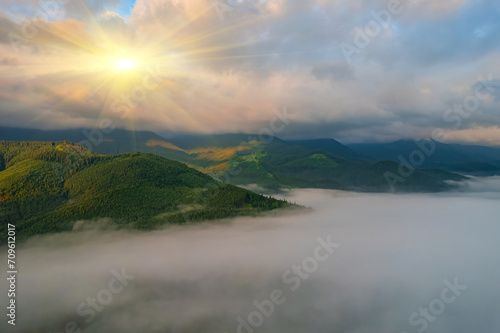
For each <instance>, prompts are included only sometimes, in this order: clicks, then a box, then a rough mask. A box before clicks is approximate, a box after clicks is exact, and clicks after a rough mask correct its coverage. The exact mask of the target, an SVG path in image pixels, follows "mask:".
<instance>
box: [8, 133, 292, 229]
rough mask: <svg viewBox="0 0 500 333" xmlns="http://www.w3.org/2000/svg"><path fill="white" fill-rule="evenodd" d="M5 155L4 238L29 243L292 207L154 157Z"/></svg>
mask: <svg viewBox="0 0 500 333" xmlns="http://www.w3.org/2000/svg"><path fill="white" fill-rule="evenodd" d="M0 156H2V159H3V160H4V161H5V164H6V166H7V168H6V169H5V170H3V171H0V219H1V220H2V221H3V223H2V225H1V228H2V231H1V232H2V234H5V232H4V231H5V230H3V229H5V228H6V223H15V224H16V226H17V228H18V234H20V235H24V236H29V235H33V234H39V233H45V232H57V231H64V230H70V229H71V228H72V227H73V224H74V222H75V221H78V220H92V219H96V218H113V219H114V220H115V221H116V222H118V223H119V224H126V225H132V226H134V227H137V228H143V229H150V228H154V227H156V226H158V225H162V224H165V223H185V222H188V221H198V220H207V219H214V218H225V217H231V216H237V215H251V214H256V213H259V212H263V211H267V210H271V209H274V208H279V207H284V206H287V205H288V204H287V203H286V202H284V201H280V200H275V199H271V198H268V197H264V196H261V195H258V194H255V193H252V192H250V191H247V190H244V189H241V188H238V187H235V186H232V185H224V184H222V183H220V182H217V181H215V180H214V179H213V178H211V177H209V176H207V175H205V174H203V173H201V172H198V171H196V170H193V169H191V168H188V167H187V166H185V165H184V164H181V163H179V162H175V161H171V160H167V159H165V158H163V157H160V156H156V155H153V154H143V153H132V154H123V155H118V156H100V155H97V154H94V153H90V152H88V151H85V150H82V148H81V147H80V146H77V145H73V144H70V143H57V144H52V143H40V142H34V143H18V142H0ZM20 156H21V157H20Z"/></svg>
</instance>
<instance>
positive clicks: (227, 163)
mask: <svg viewBox="0 0 500 333" xmlns="http://www.w3.org/2000/svg"><path fill="white" fill-rule="evenodd" d="M23 131H25V130H23ZM12 132H14V133H12ZM35 132H36V136H37V137H43V138H45V139H49V138H53V137H57V138H60V135H62V134H61V133H62V132H63V131H35ZM73 132H77V133H73V134H71V133H65V134H67V135H68V137H71V138H73V140H75V141H76V139H83V140H84V141H78V142H81V143H82V144H85V146H87V147H88V148H89V149H92V150H93V151H94V152H96V153H100V154H114V153H131V152H143V153H152V154H155V155H158V156H163V157H166V158H168V159H172V160H175V161H179V162H182V163H185V164H187V165H188V166H189V167H192V168H195V169H196V170H198V171H201V172H203V173H205V174H208V175H210V176H212V177H214V178H217V179H219V180H221V181H223V182H225V183H229V184H233V185H249V184H255V185H258V187H260V188H261V189H260V190H259V191H261V192H267V193H269V192H270V191H280V190H281V189H283V188H284V187H285V188H296V187H302V188H304V187H311V188H328V189H344V190H355V191H377V192H387V191H391V190H396V191H403V192H415V191H418V192H421V191H425V192H435V191H442V190H446V189H449V188H450V185H448V184H447V181H448V180H463V179H465V178H464V177H462V176H459V175H457V174H455V173H452V172H443V171H441V170H425V172H424V171H422V170H415V172H413V173H412V175H410V176H409V177H404V181H401V182H398V184H397V186H396V187H395V188H393V187H391V186H390V182H388V181H387V175H388V174H395V175H398V174H399V170H398V168H399V165H398V164H397V163H394V162H391V163H382V164H380V163H375V162H373V161H369V160H367V159H363V157H362V156H363V154H358V153H356V152H354V151H353V150H351V149H350V148H347V147H346V146H343V145H342V144H340V143H339V142H337V141H335V140H333V139H325V140H304V141H283V140H281V139H279V138H277V137H262V136H260V137H259V136H258V135H248V134H218V135H177V136H174V137H171V138H168V139H166V138H163V137H161V136H158V135H156V134H154V133H152V132H129V131H125V130H118V129H116V130H113V131H110V132H109V133H106V134H103V133H100V132H97V134H96V132H94V134H92V132H90V131H88V130H73ZM0 133H1V132H0ZM82 133H86V134H89V135H83V136H82ZM13 134H15V130H11V133H10V134H5V133H3V134H0V138H1V137H4V138H6V137H7V138H8V137H9V136H11V137H12V135H13ZM28 134H29V133H28ZM99 134H100V135H99ZM23 135H27V134H26V133H23ZM19 136H22V135H17V136H15V137H16V138H18V137H19ZM85 137H87V138H85ZM91 138H93V140H91ZM75 141H73V142H75ZM92 143H95V144H94V145H92ZM381 166H385V167H387V169H383V168H382V167H381Z"/></svg>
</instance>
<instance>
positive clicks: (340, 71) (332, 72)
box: [311, 62, 354, 81]
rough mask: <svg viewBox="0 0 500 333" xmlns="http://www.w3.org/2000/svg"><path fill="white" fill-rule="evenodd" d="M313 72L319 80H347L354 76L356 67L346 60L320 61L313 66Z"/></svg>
mask: <svg viewBox="0 0 500 333" xmlns="http://www.w3.org/2000/svg"><path fill="white" fill-rule="evenodd" d="M311 74H312V75H313V76H314V77H315V78H316V79H318V80H333V81H335V80H345V79H351V78H352V77H353V74H354V68H353V67H351V66H349V65H348V64H347V63H346V62H336V63H332V64H325V63H320V64H317V65H314V66H313V68H312V70H311Z"/></svg>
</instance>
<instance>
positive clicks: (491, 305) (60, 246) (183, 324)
mask: <svg viewBox="0 0 500 333" xmlns="http://www.w3.org/2000/svg"><path fill="white" fill-rule="evenodd" d="M488 184H489V186H486V185H488ZM499 186H500V183H499V182H498V179H488V180H486V181H484V182H482V181H479V182H477V181H471V182H469V183H468V184H467V187H464V188H463V191H462V192H459V191H457V192H451V193H442V194H436V195H397V196H396V195H390V194H359V193H348V192H339V191H327V190H307V189H306V190H297V191H292V192H290V193H289V194H288V195H287V198H288V199H289V200H293V201H295V202H298V203H301V204H305V205H309V206H311V207H312V208H313V209H314V211H312V212H309V213H306V214H284V215H278V216H275V217H258V218H238V219H233V220H229V221H222V222H219V223H217V222H211V223H207V224H201V225H194V226H193V225H191V226H182V227H171V228H167V229H166V230H159V231H154V232H148V233H144V232H142V233H141V232H132V231H125V230H121V231H109V230H108V231H106V230H93V231H92V230H91V231H88V230H87V231H82V232H78V233H64V234H55V235H49V236H41V237H38V238H34V239H32V240H30V241H28V242H26V243H23V244H18V247H17V251H18V252H17V253H18V257H19V258H20V260H22V262H21V263H22V265H23V270H22V274H21V271H20V273H19V274H18V279H19V281H18V285H17V286H18V292H19V293H18V295H17V300H18V302H19V304H20V307H19V308H18V311H19V312H18V315H19V316H18V320H17V323H16V326H15V327H9V332H13V333H15V332H29V331H48V332H60V331H64V326H65V324H66V323H67V322H69V321H75V322H76V323H78V325H79V327H80V328H81V329H82V330H84V329H86V330H92V331H93V332H96V333H100V332H117V331H119V332H144V331H148V332H155V331H157V332H165V331H168V330H175V331H177V332H192V331H198V330H199V329H200V328H201V329H202V330H203V331H204V332H228V333H229V332H237V328H238V325H239V324H238V318H239V317H241V318H242V319H243V320H245V321H248V318H249V315H250V314H252V313H253V312H254V311H258V310H257V308H256V306H255V305H254V302H258V303H262V302H265V301H266V300H269V299H270V294H271V292H272V291H273V290H276V289H280V290H281V291H283V295H284V296H285V297H286V301H285V302H284V303H283V304H279V305H276V306H275V307H274V311H273V313H272V315H269V317H267V316H266V317H264V316H263V318H264V319H263V324H262V325H261V326H260V327H258V330H259V331H260V332H273V333H278V332H319V333H322V332H325V333H326V332H332V331H339V332H340V331H345V332H363V333H364V332H366V333H368V332H387V331H390V332H402V331H407V332H416V331H417V329H422V325H423V324H422V318H424V317H423V316H422V315H419V314H418V313H419V308H429V307H433V306H436V309H437V310H439V308H438V305H439V304H435V303H439V302H437V301H434V300H435V299H438V300H439V299H441V297H442V294H441V292H442V291H443V289H444V288H446V287H447V285H446V284H445V282H444V281H446V280H448V281H449V282H451V283H453V282H454V281H455V279H456V281H457V283H458V284H460V285H464V286H466V289H465V290H462V292H461V293H460V294H459V295H458V296H457V297H455V298H453V301H452V302H447V303H445V304H444V306H445V311H442V313H440V314H439V315H435V318H434V319H433V320H432V321H429V320H426V321H425V323H426V324H427V325H428V327H427V329H428V331H429V332H431V331H436V332H442V333H450V332H453V333H465V332H471V331H474V330H480V331H481V332H485V333H494V332H497V329H498V325H499V324H500V322H499V318H498V315H497V313H496V311H494V309H498V307H499V299H500V291H499V290H498V289H497V288H495V286H496V285H497V282H498V279H499V278H500V269H499V267H498V265H497V264H496V263H497V262H498V256H499V254H500V253H499V250H498V246H497V244H498V236H499V234H498V223H497V222H498V218H497V217H498V215H499V214H500V209H499V205H498V200H499V199H500V196H499V195H500V189H499ZM360 207H362V209H360ZM318 238H321V239H322V240H325V241H326V240H328V239H330V241H331V242H334V243H338V244H340V245H341V246H340V248H336V249H335V250H334V251H333V253H332V254H331V255H330V256H329V257H327V259H325V260H323V261H318V262H317V267H316V268H315V265H314V266H308V271H309V273H308V272H307V271H305V270H303V269H301V270H300V271H301V272H302V273H301V274H303V275H302V276H304V278H299V277H298V275H296V274H293V273H292V272H291V271H290V270H292V269H293V267H294V265H296V267H301V266H302V265H304V263H305V265H312V264H314V261H311V259H308V258H312V257H313V256H314V253H315V249H316V248H317V246H318V244H319V243H318ZM320 250H321V249H320ZM325 253H326V252H319V254H320V255H322V256H324V255H325ZM1 256H2V260H3V259H5V257H6V253H5V252H3V253H2V255H1ZM5 260H6V259H5ZM297 265H298V266H297ZM122 269H123V271H122ZM296 269H297V268H296ZM113 270H116V271H117V272H120V273H122V272H124V273H125V274H126V275H131V276H133V277H134V279H132V280H129V281H128V283H127V285H126V286H125V287H124V288H123V289H122V290H121V291H120V292H118V293H114V294H112V299H111V300H109V302H107V301H108V299H107V298H105V297H104V296H105V292H102V290H106V289H108V285H109V282H110V280H111V279H113V278H114V277H115V276H116V275H115V274H114V273H113ZM287 271H290V272H289V273H286V272H287ZM285 273H286V274H288V275H287V277H288V279H286V278H285V279H284V278H283V275H284V274H285ZM292 277H295V278H294V279H293V280H291V279H290V278H292ZM297 279H298V280H297ZM2 281H3V282H1V284H2V286H4V285H5V279H2ZM297 281H298V282H297ZM297 283H300V284H299V285H298V287H297V288H296V289H294V290H292V287H293V286H294V285H296V284H297ZM115 287H116V286H115ZM457 293H458V291H457ZM445 294H446V296H451V295H452V293H449V291H448V292H445ZM89 297H91V298H94V299H104V300H106V304H105V305H103V307H102V308H100V309H101V310H100V311H95V310H94V313H95V315H96V316H95V318H93V319H91V320H90V321H89V322H85V319H89V316H90V315H89V314H85V315H78V314H77V312H76V309H77V307H79V306H80V304H82V303H84V307H83V308H81V309H82V310H85V309H86V310H88V309H89V308H90V307H89V306H85V303H86V302H87V300H88V298H89ZM49 300H50V302H49ZM431 302H432V304H431ZM21 304H22V306H21ZM100 304H101V303H98V305H100ZM266 304H267V303H266ZM267 306H269V305H267ZM436 309H434V310H431V311H432V312H430V313H431V314H432V313H439V312H441V311H436ZM485 309H486V310H485ZM488 309H490V310H491V311H488ZM25 313H30V316H26V315H23V314H25ZM87 313H88V312H87ZM413 313H417V317H414V319H420V321H419V323H417V324H415V323H413V326H412V325H410V323H409V318H410V316H412V314H413ZM433 316H434V315H433ZM7 325H8V324H7V323H6V321H5V320H3V321H2V322H1V323H0V329H4V330H5V329H6V328H7ZM240 332H245V329H240Z"/></svg>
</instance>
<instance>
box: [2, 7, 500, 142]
mask: <svg viewBox="0 0 500 333" xmlns="http://www.w3.org/2000/svg"><path fill="white" fill-rule="evenodd" d="M221 1H222V0H221ZM227 3H229V4H231V5H228V4H227ZM227 3H225V2H218V3H217V2H214V1H209V0H190V1H182V0H154V1H145V0H144V1H143V0H138V1H137V2H136V3H135V6H134V7H133V9H132V10H131V12H130V15H129V16H127V15H125V14H123V10H122V7H123V6H126V3H125V4H124V2H118V1H105V2H94V1H84V2H80V1H69V2H67V3H65V4H64V3H62V2H59V7H56V8H53V9H52V10H49V9H47V8H43V7H41V6H40V4H38V5H37V4H33V3H32V2H26V3H24V2H23V3H21V4H17V2H16V5H15V4H14V2H11V3H10V2H9V1H4V2H3V3H2V5H0V10H2V13H0V32H1V33H0V43H1V44H0V53H1V54H2V57H0V72H1V73H2V79H1V81H2V89H1V91H0V94H1V95H0V98H1V99H0V121H1V122H2V124H3V125H8V126H29V127H41V128H61V127H82V126H85V127H91V126H94V125H95V123H96V120H97V118H99V117H101V118H110V119H113V120H114V122H115V123H116V125H117V126H120V127H129V128H135V129H137V128H140V129H151V130H156V131H162V132H168V131H171V132H179V131H182V132H205V133H206V132H212V133H213V132H217V133H220V132H239V131H242V132H258V131H259V130H260V129H261V128H263V126H265V125H266V124H267V123H268V122H269V121H270V120H272V117H273V115H274V112H273V110H274V109H282V108H283V107H287V108H288V109H289V110H290V112H292V113H294V114H295V115H296V117H295V118H294V121H293V122H292V123H291V124H290V125H289V126H288V127H287V128H285V129H284V131H283V132H282V133H276V134H277V135H282V136H289V137H311V136H315V137H335V138H338V139H341V140H344V141H346V142H356V141H369V140H377V141H387V140H393V139H398V138H402V137H404V138H423V137H429V136H430V133H432V130H433V129H434V128H445V129H449V130H452V131H457V132H456V133H453V134H452V135H450V140H453V141H459V142H480V143H486V144H493V145H495V144H500V131H499V129H498V126H500V118H499V114H498V109H499V106H500V105H499V99H498V96H499V95H498V94H499V91H500V85H499V84H498V78H500V73H499V72H498V71H499V70H498V68H500V67H499V66H498V65H499V63H498V59H499V57H498V54H499V44H498V42H497V36H498V33H499V32H500V23H499V22H500V21H499V20H498V15H499V14H500V5H499V4H498V2H497V1H494V0H449V1H439V3H436V2H435V1H417V2H413V1H409V0H405V1H403V0H401V1H370V2H366V1H361V0H356V1H352V0H350V1H348V0H308V1H303V0H302V1H295V0H293V1H292V0H291V1H281V0H267V1H255V0H244V1H239V2H234V1H233V2H227ZM214 4H215V5H214ZM129 6H130V4H129ZM40 13H42V14H43V15H42V16H44V17H45V18H46V19H48V22H45V24H43V25H42V26H41V23H40V22H39V21H41V20H40V19H38V20H36V21H35V22H33V18H34V17H38V15H40ZM120 13H121V14H120ZM122 15H123V16H122ZM26 22H28V23H29V22H32V24H31V25H29V24H28V25H27V23H26ZM35 23H37V24H38V25H37V24H35ZM40 26H41V27H40ZM33 27H38V28H36V29H33ZM13 36H18V37H20V38H17V39H16V38H14V42H13ZM12 43H14V44H12ZM120 50H122V51H123V50H126V53H137V52H138V53H141V54H143V53H145V54H147V55H148V58H147V59H148V65H149V66H150V67H151V66H152V67H155V66H163V67H165V68H166V72H165V76H164V77H163V78H162V79H161V80H160V81H161V82H160V84H159V85H157V86H155V87H154V88H153V89H148V90H147V91H146V93H143V95H141V97H140V98H137V101H134V103H131V107H130V109H131V113H130V116H129V117H128V118H127V119H120V117H119V116H118V115H117V114H116V112H113V108H112V105H113V102H114V101H116V100H117V99H119V98H121V97H122V96H123V95H125V96H129V97H130V96H133V93H134V88H136V87H137V86H138V85H139V86H141V85H142V82H143V80H144V77H145V76H147V75H148V74H147V71H144V72H142V73H140V74H138V75H137V77H136V78H135V79H134V80H131V79H130V78H128V81H127V84H126V85H124V84H122V83H116V81H119V82H121V81H123V80H122V79H121V78H120V77H116V76H113V77H112V78H110V76H109V75H108V76H106V71H102V70H97V69H96V68H95V67H92V64H95V63H98V62H99V59H100V58H102V57H104V56H105V55H107V54H110V52H119V51H120ZM478 82H479V83H480V84H482V86H481V87H480V89H481V95H479V96H481V98H480V99H478V101H477V103H476V104H477V107H476V108H475V110H474V112H473V113H470V115H468V116H463V114H461V113H460V111H459V110H457V109H456V108H454V106H455V105H463V104H464V103H466V102H467V101H469V102H470V98H471V96H472V97H474V96H477V84H478ZM481 82H482V83H481ZM117 85H118V86H119V88H117ZM474 102H476V101H474ZM132 104H133V105H132ZM449 109H451V110H452V114H451V115H453V116H458V117H461V118H462V119H463V121H462V122H461V123H460V125H459V126H458V127H454V124H455V122H452V121H449V117H448V118H446V117H445V116H446V114H447V112H448V110H449ZM448 116H450V114H448ZM447 119H448V120H447ZM312 133H313V134H312Z"/></svg>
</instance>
